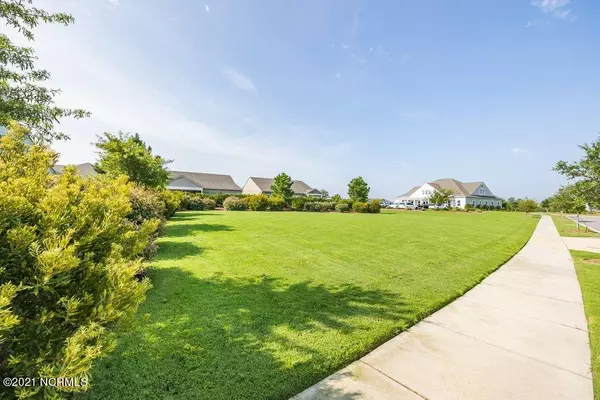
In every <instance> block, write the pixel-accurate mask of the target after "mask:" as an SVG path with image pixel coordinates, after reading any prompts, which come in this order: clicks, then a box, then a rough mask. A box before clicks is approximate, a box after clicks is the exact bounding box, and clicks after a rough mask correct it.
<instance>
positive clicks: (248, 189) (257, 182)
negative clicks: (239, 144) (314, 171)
mask: <svg viewBox="0 0 600 400" xmlns="http://www.w3.org/2000/svg"><path fill="white" fill-rule="evenodd" d="M274 181H275V179H273V178H257V177H254V176H251V177H250V178H248V181H247V182H246V184H245V185H244V188H243V189H242V193H243V194H266V195H270V194H271V185H272V184H273V182H274ZM292 191H293V192H294V196H312V197H322V196H323V194H322V193H321V191H320V190H318V189H313V188H311V187H310V186H308V185H307V184H306V183H304V182H302V181H292Z"/></svg>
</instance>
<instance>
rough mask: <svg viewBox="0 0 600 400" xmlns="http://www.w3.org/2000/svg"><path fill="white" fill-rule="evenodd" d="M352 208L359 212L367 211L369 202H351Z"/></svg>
mask: <svg viewBox="0 0 600 400" xmlns="http://www.w3.org/2000/svg"><path fill="white" fill-rule="evenodd" d="M352 210H353V211H355V212H359V213H368V212H369V203H367V202H363V201H355V202H354V204H352Z"/></svg>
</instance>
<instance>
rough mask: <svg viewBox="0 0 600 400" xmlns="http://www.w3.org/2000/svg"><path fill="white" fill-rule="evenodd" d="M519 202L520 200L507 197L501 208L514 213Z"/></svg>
mask: <svg viewBox="0 0 600 400" xmlns="http://www.w3.org/2000/svg"><path fill="white" fill-rule="evenodd" d="M520 200H521V199H515V198H514V197H509V198H508V199H506V204H502V206H503V207H504V208H505V209H506V210H507V211H516V210H517V209H518V206H519V201H520Z"/></svg>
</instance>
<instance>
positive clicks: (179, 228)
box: [165, 222, 233, 237]
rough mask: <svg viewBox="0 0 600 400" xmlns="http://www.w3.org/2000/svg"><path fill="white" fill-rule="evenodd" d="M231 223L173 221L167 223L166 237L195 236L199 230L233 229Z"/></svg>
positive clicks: (219, 230)
mask: <svg viewBox="0 0 600 400" xmlns="http://www.w3.org/2000/svg"><path fill="white" fill-rule="evenodd" d="M232 230H233V228H231V227H230V226H229V225H223V224H204V223H196V224H192V223H182V224H178V223H176V222H175V223H171V224H169V225H167V230H166V234H165V236H166V237H186V236H193V235H195V234H196V233H199V232H221V231H232Z"/></svg>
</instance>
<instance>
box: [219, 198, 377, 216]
mask: <svg viewBox="0 0 600 400" xmlns="http://www.w3.org/2000/svg"><path fill="white" fill-rule="evenodd" d="M312 200H315V199H313V198H311V197H295V198H293V199H292V202H291V209H292V210H294V211H308V212H311V211H312V212H328V211H337V212H349V211H350V210H352V211H355V212H359V213H379V212H380V211H381V206H380V203H379V201H377V200H372V201H371V202H369V203H362V202H352V201H351V200H342V201H341V202H338V203H336V202H334V201H322V200H320V201H312ZM223 206H224V207H225V209H226V210H228V211H245V210H251V211H267V210H270V211H282V210H283V209H284V208H285V201H284V200H283V199H282V198H280V197H276V196H271V197H268V196H266V195H264V194H256V195H249V196H245V197H237V196H230V197H228V198H226V199H225V201H224V202H223Z"/></svg>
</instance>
